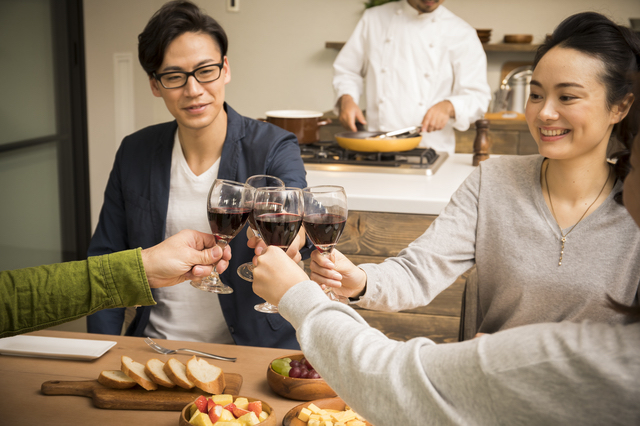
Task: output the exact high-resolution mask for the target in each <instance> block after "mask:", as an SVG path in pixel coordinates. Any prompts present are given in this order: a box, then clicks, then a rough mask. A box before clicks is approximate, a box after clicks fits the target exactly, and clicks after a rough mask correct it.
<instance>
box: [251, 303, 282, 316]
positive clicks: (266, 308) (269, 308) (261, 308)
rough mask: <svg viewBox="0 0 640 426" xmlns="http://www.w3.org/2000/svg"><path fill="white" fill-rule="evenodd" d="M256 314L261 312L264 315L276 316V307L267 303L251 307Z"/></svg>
mask: <svg viewBox="0 0 640 426" xmlns="http://www.w3.org/2000/svg"><path fill="white" fill-rule="evenodd" d="M253 308H254V309H255V310H256V311H258V312H263V313H265V314H277V313H278V307H277V306H276V305H272V304H271V303H269V302H264V303H261V304H259V305H256V306H254V307H253Z"/></svg>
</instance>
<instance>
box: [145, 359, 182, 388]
mask: <svg viewBox="0 0 640 426" xmlns="http://www.w3.org/2000/svg"><path fill="white" fill-rule="evenodd" d="M163 368H164V362H162V361H160V360H159V359H158V358H151V359H150V360H149V361H147V363H146V365H145V366H144V372H145V373H147V376H149V377H151V380H153V381H154V382H156V383H157V384H159V385H160V386H164V387H167V388H172V387H174V386H175V385H176V384H175V383H174V382H173V380H171V379H170V378H169V376H167V373H165V372H164V370H163Z"/></svg>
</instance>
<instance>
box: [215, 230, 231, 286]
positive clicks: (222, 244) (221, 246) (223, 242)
mask: <svg viewBox="0 0 640 426" xmlns="http://www.w3.org/2000/svg"><path fill="white" fill-rule="evenodd" d="M216 244H217V245H218V247H220V248H221V249H222V252H223V253H224V249H225V247H226V246H228V245H229V243H228V242H227V240H218V242H217V243H216ZM217 267H218V264H217V263H216V264H215V265H213V271H211V277H212V278H214V279H215V278H219V275H218V270H217V269H216V268H217Z"/></svg>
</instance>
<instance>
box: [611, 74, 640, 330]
mask: <svg viewBox="0 0 640 426" xmlns="http://www.w3.org/2000/svg"><path fill="white" fill-rule="evenodd" d="M634 77H635V78H634V80H635V88H634V91H633V93H634V95H635V102H634V103H633V105H631V109H630V110H629V114H628V115H627V118H629V120H627V126H629V127H630V128H629V129H625V128H624V126H621V130H620V131H622V132H627V133H631V132H632V133H633V134H634V135H636V138H639V139H640V136H639V135H638V128H639V127H640V72H638V73H635V76H634ZM638 148H640V140H638V141H637V143H636V144H635V145H633V142H632V147H631V149H638ZM636 154H637V153H636ZM628 158H629V156H627V157H626V163H625V167H626V168H627V171H628V170H629V169H630V168H631V166H630V165H629V161H628ZM618 161H619V160H618ZM625 176H626V174H625ZM607 304H608V305H609V307H611V308H612V309H613V310H614V311H616V312H619V313H621V314H625V315H627V316H629V317H630V318H632V319H633V321H640V306H638V305H632V306H627V305H624V304H622V303H619V302H618V301H616V300H614V299H613V298H612V297H611V296H608V295H607Z"/></svg>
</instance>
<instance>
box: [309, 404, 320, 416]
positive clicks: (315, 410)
mask: <svg viewBox="0 0 640 426" xmlns="http://www.w3.org/2000/svg"><path fill="white" fill-rule="evenodd" d="M309 410H311V412H312V413H314V414H319V413H320V410H321V409H320V408H318V406H316V405H315V404H314V403H311V404H309Z"/></svg>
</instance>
